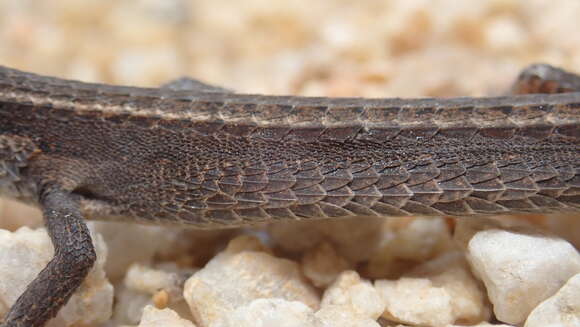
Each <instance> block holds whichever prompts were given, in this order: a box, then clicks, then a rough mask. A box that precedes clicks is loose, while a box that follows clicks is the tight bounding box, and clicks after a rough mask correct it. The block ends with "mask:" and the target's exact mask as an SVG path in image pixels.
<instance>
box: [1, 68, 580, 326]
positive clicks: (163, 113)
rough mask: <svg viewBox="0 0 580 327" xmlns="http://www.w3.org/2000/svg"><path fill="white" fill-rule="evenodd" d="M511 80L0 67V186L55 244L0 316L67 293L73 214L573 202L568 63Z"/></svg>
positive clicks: (31, 320)
mask: <svg viewBox="0 0 580 327" xmlns="http://www.w3.org/2000/svg"><path fill="white" fill-rule="evenodd" d="M511 91H512V92H511V94H508V95H502V96H494V97H459V98H424V99H400V98H388V99H366V98H325V97H300V96H268V95H252V94H238V93H235V92H232V91H230V90H227V89H223V88H218V87H214V86H212V85H208V84H205V83H202V82H199V81H197V80H194V79H190V78H182V79H180V80H177V81H175V82H172V83H168V84H166V85H164V86H162V87H160V88H139V87H128V86H113V85H107V84H94V83H85V82H79V81H72V80H65V79H61V78H55V77H45V76H40V75H36V74H33V73H26V72H22V71H19V70H15V69H11V68H7V67H0V194H1V195H2V196H7V197H12V198H15V199H17V200H20V201H24V202H26V203H30V204H33V205H37V206H39V207H40V208H41V210H42V212H43V217H44V222H45V226H46V228H47V231H48V233H49V236H50V238H51V241H52V243H53V245H54V248H55V254H54V257H53V259H52V260H51V261H50V262H49V263H48V264H47V266H46V267H45V268H44V269H43V270H42V271H41V272H40V273H39V274H38V276H37V277H36V279H34V280H33V281H32V282H31V283H30V284H29V285H28V286H27V288H26V290H25V291H24V293H23V294H22V295H21V296H20V297H19V298H18V299H17V301H16V302H15V303H14V304H13V305H12V307H11V309H10V310H9V312H8V313H7V315H6V316H5V317H4V322H3V323H2V324H1V326H2V327H16V326H32V327H41V326H44V325H45V323H46V322H47V321H48V320H49V319H51V318H52V317H54V316H55V315H56V313H57V312H58V311H59V309H60V308H61V307H62V306H63V305H64V304H66V302H67V301H68V299H69V298H70V296H71V295H72V294H73V292H74V291H75V290H76V289H77V287H78V286H79V285H80V284H81V282H82V281H83V279H84V278H85V276H86V275H87V273H88V271H89V270H90V269H91V267H92V265H93V263H94V262H95V260H96V255H95V250H94V248H93V244H92V240H91V236H90V234H89V230H88V228H87V226H86V222H85V220H86V219H103V220H113V221H117V220H128V221H134V222H140V223H151V224H164V223H167V224H180V225H189V226H193V227H197V228H205V229H213V228H227V227H236V226H244V225H251V224H256V223H263V222H273V221H279V220H299V219H302V220H306V219H321V218H326V219H338V218H344V217H355V216H375V217H376V216H380V217H389V216H407V215H424V216H441V215H449V216H455V217H465V216H480V215H496V214H511V213H518V212H532V213H548V212H576V213H577V212H579V211H580V174H579V171H580V133H579V131H580V128H579V127H580V76H578V75H575V74H573V73H570V72H567V71H564V70H562V69H559V68H555V67H552V66H549V65H546V64H535V65H531V66H529V67H528V68H526V69H524V70H523V71H522V73H521V74H520V75H519V77H518V79H517V80H516V82H515V83H514V86H513V88H512V90H511Z"/></svg>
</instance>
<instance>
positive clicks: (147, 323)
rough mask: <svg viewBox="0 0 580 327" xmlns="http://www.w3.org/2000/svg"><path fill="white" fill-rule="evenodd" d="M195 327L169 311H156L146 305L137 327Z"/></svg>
mask: <svg viewBox="0 0 580 327" xmlns="http://www.w3.org/2000/svg"><path fill="white" fill-rule="evenodd" d="M161 326H163V327H195V324H194V323H193V322H191V321H189V320H186V319H183V318H181V317H179V315H178V314H177V313H176V312H175V311H173V310H171V309H157V308H155V307H154V306H151V305H148V306H146V307H145V308H144V309H143V316H142V317H141V322H140V323H139V326H138V327H161Z"/></svg>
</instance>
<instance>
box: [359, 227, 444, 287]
mask: <svg viewBox="0 0 580 327" xmlns="http://www.w3.org/2000/svg"><path fill="white" fill-rule="evenodd" d="M382 233H383V234H382V237H381V242H380V247H379V248H378V249H377V250H376V251H375V252H374V253H372V256H371V258H370V260H369V263H368V265H367V267H366V268H367V274H368V275H369V276H371V277H373V278H398V277H400V276H401V275H402V274H403V273H405V272H407V271H408V270H409V269H411V268H412V267H414V266H415V265H417V264H418V263H421V262H424V261H426V260H429V259H431V258H434V257H436V256H438V255H439V254H441V253H444V252H445V251H448V250H449V249H452V248H454V247H455V245H454V244H453V239H452V237H451V232H450V229H449V226H448V224H447V223H446V222H445V220H444V219H442V218H419V217H403V218H389V219H385V223H384V225H383V229H382Z"/></svg>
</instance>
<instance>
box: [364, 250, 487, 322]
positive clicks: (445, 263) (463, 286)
mask: <svg viewBox="0 0 580 327" xmlns="http://www.w3.org/2000/svg"><path fill="white" fill-rule="evenodd" d="M375 287H376V288H377V290H378V291H379V292H380V293H381V295H382V297H383V299H384V300H385V302H386V310H385V312H384V314H383V317H384V318H386V319H390V320H394V321H397V322H402V323H408V324H412V325H414V324H418V325H429V326H445V325H447V324H452V323H455V322H457V321H461V322H463V323H469V324H472V323H476V322H478V321H482V320H483V319H486V318H488V316H489V310H488V309H487V307H486V306H485V305H484V302H485V298H484V294H483V292H482V290H481V289H480V288H479V287H478V283H477V281H476V280H475V279H474V277H473V276H472V275H471V273H470V272H469V269H468V267H467V263H466V262H465V259H464V258H463V256H462V254H461V253H459V252H457V251H455V252H449V253H446V254H444V255H442V256H440V257H438V258H436V259H433V260H431V261H428V262H426V263H424V264H423V265H421V266H418V267H417V268H415V269H414V270H413V271H412V272H410V273H409V274H408V275H405V277H403V278H400V279H399V280H396V281H391V280H377V281H376V282H375Z"/></svg>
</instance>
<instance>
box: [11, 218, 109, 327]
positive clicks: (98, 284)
mask: <svg viewBox="0 0 580 327" xmlns="http://www.w3.org/2000/svg"><path fill="white" fill-rule="evenodd" d="M91 236H92V238H93V244H94V245H95V251H96V253H97V261H96V262H95V265H94V266H93V268H92V269H91V270H90V272H89V274H88V276H87V277H86V278H85V280H84V281H83V283H82V284H81V286H80V287H79V288H78V289H77V291H76V292H75V293H74V294H73V295H72V297H71V298H70V300H69V301H68V303H67V304H66V305H65V306H64V307H63V308H62V309H61V310H60V311H59V312H58V314H57V316H56V317H55V318H53V319H52V320H51V321H50V322H49V324H48V325H47V326H49V327H50V326H54V327H56V326H61V327H62V326H71V325H83V324H84V325H90V324H97V323H102V322H104V321H107V320H108V319H109V318H110V317H111V314H112V305H113V286H112V285H111V284H110V283H109V281H108V280H107V278H106V276H105V272H104V265H105V261H106V259H107V246H106V244H105V243H104V241H103V238H102V237H101V236H100V235H99V234H97V233H94V232H92V231H91ZM53 253H54V250H53V246H52V243H51V241H50V238H49V237H48V234H47V233H46V230H45V229H44V228H39V229H36V230H31V229H29V228H28V227H22V228H19V229H18V230H17V231H15V232H13V233H11V232H8V231H6V230H0V309H2V310H3V311H2V312H0V316H2V315H5V314H6V311H7V310H8V308H9V307H10V306H11V305H12V304H13V303H14V302H15V301H16V299H17V298H18V297H19V296H20V295H21V294H22V292H24V290H25V288H26V286H27V285H28V284H29V283H30V282H31V281H32V280H33V279H34V278H36V276H37V275H38V273H39V272H40V271H41V270H42V269H43V268H44V267H45V266H46V264H47V263H48V262H49V261H50V260H51V259H52V257H53Z"/></svg>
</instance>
